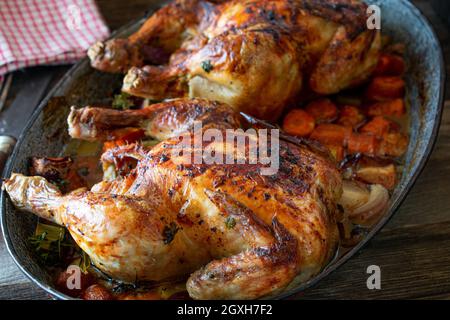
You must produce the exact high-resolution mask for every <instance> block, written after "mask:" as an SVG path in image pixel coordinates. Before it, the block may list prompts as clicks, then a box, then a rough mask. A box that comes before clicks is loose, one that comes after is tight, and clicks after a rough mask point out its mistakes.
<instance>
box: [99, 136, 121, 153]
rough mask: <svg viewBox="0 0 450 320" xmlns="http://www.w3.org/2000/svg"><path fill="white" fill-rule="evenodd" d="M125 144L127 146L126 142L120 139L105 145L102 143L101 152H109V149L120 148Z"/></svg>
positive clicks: (106, 142)
mask: <svg viewBox="0 0 450 320" xmlns="http://www.w3.org/2000/svg"><path fill="white" fill-rule="evenodd" d="M126 144H127V142H126V141H125V140H122V139H118V140H111V141H105V143H103V152H105V151H107V150H110V149H114V148H117V147H120V146H124V145H126Z"/></svg>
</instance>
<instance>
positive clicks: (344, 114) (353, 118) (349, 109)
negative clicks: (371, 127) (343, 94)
mask: <svg viewBox="0 0 450 320" xmlns="http://www.w3.org/2000/svg"><path fill="white" fill-rule="evenodd" d="M362 122H364V115H363V114H362V113H361V112H360V111H359V109H358V108H357V107H354V106H343V107H342V108H341V110H340V115H339V120H338V123H339V124H341V125H343V126H347V127H353V128H355V127H357V126H358V125H359V124H360V123H362Z"/></svg>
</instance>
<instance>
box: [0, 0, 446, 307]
mask: <svg viewBox="0 0 450 320" xmlns="http://www.w3.org/2000/svg"><path fill="white" fill-rule="evenodd" d="M97 2H98V5H99V7H100V9H101V11H102V13H103V15H104V17H105V20H106V21H107V23H108V25H109V26H110V28H111V29H116V28H118V27H120V26H121V25H123V24H125V23H128V22H129V21H131V20H133V19H136V18H138V17H141V16H143V15H145V13H146V11H147V10H148V9H149V8H151V7H152V1H151V0H134V1H133V2H132V4H130V2H129V1H120V0H98V1H97ZM414 3H416V4H417V5H418V6H419V8H420V9H421V10H422V11H423V12H424V13H425V15H427V16H428V17H429V18H430V19H431V21H432V23H433V24H434V26H435V28H436V29H437V31H438V32H437V33H438V35H439V37H440V40H441V42H442V43H443V47H444V54H445V56H446V58H447V61H449V62H450V36H449V31H448V29H447V28H446V27H445V26H444V25H443V23H442V22H440V20H439V19H438V18H437V16H436V14H435V13H434V11H433V9H432V8H431V6H430V5H429V3H428V2H427V1H425V0H419V1H414ZM447 71H450V63H449V64H447ZM447 89H450V82H447ZM14 92H16V94H20V90H18V88H15V89H14ZM449 98H450V90H447V99H449ZM449 191H450V101H449V102H448V103H447V104H446V107H445V110H444V114H443V119H442V125H441V129H440V133H439V137H438V141H437V144H436V147H435V149H434V152H433V154H432V156H431V159H430V161H429V163H428V165H427V167H426V168H425V170H424V172H423V173H422V175H421V176H420V178H419V180H418V181H417V183H416V185H415V186H414V188H413V190H412V191H411V193H410V194H409V195H408V197H407V199H406V201H405V202H404V203H403V205H402V206H401V208H400V210H399V211H398V213H397V214H396V215H395V216H394V218H393V219H392V220H391V221H390V222H389V224H388V225H387V226H386V227H385V228H384V229H383V230H382V231H381V232H380V233H379V234H378V235H377V236H376V237H375V238H374V239H373V240H372V241H371V242H370V243H369V245H368V246H367V247H366V248H365V249H364V250H363V251H362V252H360V253H359V254H358V255H357V256H355V257H353V258H352V259H351V260H350V261H349V262H347V263H346V264H345V265H344V266H342V267H341V268H340V269H339V270H337V271H336V272H334V273H333V274H331V275H330V276H329V277H328V278H326V279H324V280H323V281H321V282H320V283H319V284H318V285H316V286H315V287H314V288H311V289H308V290H306V291H305V292H303V293H301V294H299V295H297V296H295V297H292V299H302V298H303V299H306V298H307V299H450V196H449V194H448V193H449ZM373 264H375V265H379V266H380V267H381V276H382V284H381V290H375V291H371V290H368V289H367V287H366V280H367V277H368V275H367V274H366V269H367V267H368V266H369V265H373ZM0 270H1V271H2V272H0V299H49V296H48V295H47V294H46V293H45V292H44V291H43V290H41V289H39V288H38V287H37V286H36V285H34V284H33V283H31V282H30V281H29V280H28V279H27V278H26V277H25V276H24V275H22V273H21V272H20V271H19V270H18V268H17V267H16V266H15V264H14V262H13V261H12V259H11V258H10V257H9V255H8V254H7V252H6V250H5V245H4V243H2V242H1V241H0Z"/></svg>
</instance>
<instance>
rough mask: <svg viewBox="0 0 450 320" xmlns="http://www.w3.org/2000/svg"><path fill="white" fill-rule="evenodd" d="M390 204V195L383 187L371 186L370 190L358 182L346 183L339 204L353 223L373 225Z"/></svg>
mask: <svg viewBox="0 0 450 320" xmlns="http://www.w3.org/2000/svg"><path fill="white" fill-rule="evenodd" d="M388 203H389V193H388V191H387V189H386V188H385V187H383V186H382V185H379V184H375V185H371V186H370V190H369V189H367V188H366V187H365V186H364V185H362V184H359V183H357V182H354V181H344V184H343V194H342V197H341V199H340V201H339V204H340V205H341V206H342V207H343V208H344V211H345V214H346V215H347V217H348V219H349V220H350V221H351V222H352V223H354V224H358V225H362V226H370V225H372V224H373V223H374V222H375V221H377V220H378V218H379V217H380V215H381V214H383V213H384V211H385V209H386V208H387V205H388Z"/></svg>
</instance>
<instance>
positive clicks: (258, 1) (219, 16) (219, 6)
mask: <svg viewBox="0 0 450 320" xmlns="http://www.w3.org/2000/svg"><path fill="white" fill-rule="evenodd" d="M215 2H216V3H212V2H208V1H202V0H177V1H174V2H173V3H171V4H169V5H167V6H165V7H164V8H162V9H161V10H159V11H157V12H156V13H155V14H154V15H152V16H151V17H150V18H149V19H148V20H147V21H146V22H145V24H144V25H143V26H142V28H141V29H140V30H139V31H138V32H137V33H135V34H133V35H132V36H130V37H129V38H128V39H113V40H110V41H108V42H106V43H97V44H96V45H94V46H93V47H92V48H91V49H90V51H89V56H90V58H91V61H92V66H93V67H95V68H97V69H99V70H102V71H108V72H128V73H127V76H126V77H125V79H124V85H123V90H124V91H125V92H128V93H130V94H133V95H136V96H141V97H145V98H151V99H154V100H162V99H165V98H175V97H186V96H189V97H201V98H207V99H212V100H218V101H222V102H225V103H228V104H230V105H232V106H233V107H235V108H236V109H237V110H239V111H244V112H246V113H248V114H251V115H253V116H255V117H257V118H260V119H268V120H276V119H277V118H278V117H279V116H280V114H281V113H282V111H283V109H284V108H285V107H286V106H287V105H289V104H291V103H293V102H294V101H296V100H295V99H296V98H298V96H299V95H300V94H301V93H302V92H305V91H313V92H315V93H318V94H333V93H337V92H339V91H340V90H342V89H346V88H349V87H351V86H354V85H357V84H359V83H361V82H362V81H364V80H366V79H367V78H368V76H369V75H370V74H371V72H372V71H373V69H374V68H375V66H376V64H377V62H378V56H379V50H380V42H381V41H380V34H379V32H378V31H376V30H367V27H366V19H367V15H366V10H367V6H366V5H365V4H363V3H362V2H360V1H357V0H244V1H241V0H239V1H237V0H229V1H215Z"/></svg>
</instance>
